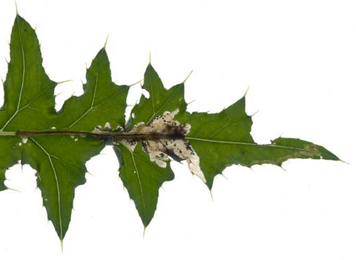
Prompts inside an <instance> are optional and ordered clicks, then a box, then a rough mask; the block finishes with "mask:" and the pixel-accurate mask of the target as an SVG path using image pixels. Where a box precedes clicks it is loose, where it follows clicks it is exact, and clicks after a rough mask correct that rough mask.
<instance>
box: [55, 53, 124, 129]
mask: <svg viewBox="0 0 356 260" xmlns="http://www.w3.org/2000/svg"><path fill="white" fill-rule="evenodd" d="M87 81H88V82H87V84H85V85H84V94H83V95H82V96H80V97H75V96H73V97H71V98H70V99H68V100H67V101H66V102H65V104H64V106H63V108H62V113H61V114H60V115H59V117H58V118H56V119H55V121H54V126H55V127H56V128H57V129H72V130H80V131H85V130H88V131H91V130H93V129H94V128H95V126H96V125H102V126H104V125H105V124H106V123H107V122H110V124H111V126H112V127H115V128H116V127H117V126H122V125H124V124H125V108H126V97H127V93H128V90H129V87H128V86H117V85H116V84H114V83H113V82H112V81H111V71H110V63H109V58H108V55H107V53H106V50H105V48H103V49H102V50H100V51H99V53H98V54H97V56H96V57H95V59H94V60H93V62H92V64H91V66H90V68H89V69H88V71H87Z"/></svg>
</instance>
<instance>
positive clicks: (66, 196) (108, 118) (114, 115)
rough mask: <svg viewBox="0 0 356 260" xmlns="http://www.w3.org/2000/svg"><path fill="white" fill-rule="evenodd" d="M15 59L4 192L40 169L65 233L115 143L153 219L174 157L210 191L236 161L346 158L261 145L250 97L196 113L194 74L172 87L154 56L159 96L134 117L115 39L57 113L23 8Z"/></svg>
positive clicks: (3, 143)
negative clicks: (80, 196)
mask: <svg viewBox="0 0 356 260" xmlns="http://www.w3.org/2000/svg"><path fill="white" fill-rule="evenodd" d="M10 57H11V59H10V62H9V64H8V74H7V76H6V81H5V82H4V90H5V103H4V106H3V108H1V110H0V147H1V149H0V191H1V190H5V189H6V188H7V187H6V185H5V181H6V174H5V173H6V170H7V169H8V168H9V167H11V166H13V165H14V164H16V163H18V162H21V164H29V165H30V166H31V167H32V168H34V169H35V170H36V171H37V174H36V176H37V185H38V187H39V188H40V190H41V194H42V198H43V204H44V206H45V208H46V210H47V214H48V219H49V220H50V221H51V222H52V223H53V225H54V228H55V230H56V232H57V234H58V237H59V238H60V240H63V239H64V237H65V235H66V232H67V230H68V227H69V223H70V219H71V213H72V208H73V200H74V196H75V188H76V187H77V186H78V185H81V184H84V183H85V173H86V172H87V170H86V167H85V163H86V162H87V161H88V160H89V159H90V158H91V157H93V156H95V155H97V154H99V153H100V151H101V150H102V149H103V148H104V147H105V145H113V146H114V151H115V153H116V155H117V157H118V160H119V162H120V169H119V171H120V178H121V180H122V181H123V184H124V186H125V187H126V189H127V190H128V193H129V196H130V198H131V199H132V200H133V201H134V203H135V206H136V208H137V210H138V213H139V215H140V217H141V220H142V222H143V225H144V226H145V227H147V226H148V225H149V223H150V222H151V220H152V218H153V216H154V213H155V210H156V208H157V202H158V196H159V189H160V187H161V186H162V185H163V183H164V182H166V181H171V180H173V179H174V174H173V171H172V169H171V167H170V162H171V161H172V160H175V161H179V162H180V161H186V162H187V164H188V167H189V169H190V170H191V172H192V173H193V174H195V175H197V176H198V177H199V178H201V179H202V180H203V181H204V182H205V183H206V184H207V186H208V187H209V188H210V189H211V188H212V186H213V180H214V178H215V176H217V175H218V174H220V173H222V171H223V170H224V169H225V168H226V167H228V166H230V165H233V164H239V165H242V166H247V167H251V166H252V165H255V164H265V163H269V164H275V165H278V166H281V164H282V163H283V162H284V161H286V160H288V159H291V158H302V159H306V158H311V159H325V160H339V159H338V157H337V156H335V155H334V154H333V153H331V152H330V151H328V150H326V149H325V148H323V147H322V146H319V145H316V144H313V143H311V142H307V141H303V140H299V139H293V138H277V139H275V140H273V141H272V142H271V143H270V144H257V143H255V142H254V140H253V138H252V136H251V134H250V132H251V126H252V118H251V116H249V115H247V114H246V111H245V97H243V98H242V99H240V100H239V101H237V102H236V103H234V104H232V105H231V106H230V107H228V108H226V109H224V110H223V111H221V112H220V113H216V114H209V113H196V112H194V113H188V112H187V111H186V108H187V103H186V102H185V99H184V82H183V83H180V84H177V85H175V86H173V87H172V88H170V89H166V88H164V86H163V83H162V81H161V79H160V78H159V76H158V74H157V72H156V71H155V70H154V69H153V67H152V65H151V64H149V65H148V67H147V69H146V71H145V75H144V84H143V86H142V88H143V90H144V91H147V92H148V94H149V97H148V98H146V97H145V96H142V97H141V99H140V102H139V103H138V104H137V105H135V106H134V108H133V109H132V113H131V116H130V120H128V122H125V114H124V112H125V108H126V98H127V94H128V91H129V86H126V85H122V86H119V85H116V84H114V83H113V82H112V79H111V71H110V62H109V58H108V55H107V53H106V50H105V47H104V48H103V49H101V50H100V51H99V53H98V54H97V55H96V57H95V58H94V59H93V61H92V64H91V66H90V68H89V69H88V70H87V73H86V78H87V82H86V83H85V84H84V94H83V95H81V96H79V97H76V96H73V97H71V98H70V99H68V100H67V101H66V102H65V103H64V105H63V108H62V109H61V111H60V112H59V113H57V112H56V111H55V109H54V105H55V98H54V88H55V86H56V83H55V82H54V81H52V80H50V79H49V77H48V76H47V74H46V72H45V70H44V68H43V66H42V57H41V52H40V47H39V42H38V39H37V36H36V33H35V31H34V30H33V29H32V28H31V26H30V25H29V24H28V23H27V22H26V21H25V20H24V19H23V18H21V17H20V16H18V15H17V16H16V19H15V23H14V26H13V29H12V33H11V42H10ZM99 125H102V126H104V127H100V126H99Z"/></svg>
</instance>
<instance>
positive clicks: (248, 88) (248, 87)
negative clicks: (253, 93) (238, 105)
mask: <svg viewBox="0 0 356 260" xmlns="http://www.w3.org/2000/svg"><path fill="white" fill-rule="evenodd" d="M249 90H250V86H247V89H246V91H245V94H244V96H243V97H246V95H247V93H248V91H249Z"/></svg>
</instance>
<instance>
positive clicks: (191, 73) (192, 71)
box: [183, 70, 194, 84]
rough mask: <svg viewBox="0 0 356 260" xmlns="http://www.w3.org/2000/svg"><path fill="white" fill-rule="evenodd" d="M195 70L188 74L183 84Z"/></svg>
mask: <svg viewBox="0 0 356 260" xmlns="http://www.w3.org/2000/svg"><path fill="white" fill-rule="evenodd" d="M193 71H194V70H191V71H190V72H189V74H188V76H187V77H186V78H185V80H184V81H183V84H185V82H186V81H187V80H188V78H189V77H190V75H192V73H193Z"/></svg>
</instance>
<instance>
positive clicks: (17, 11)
mask: <svg viewBox="0 0 356 260" xmlns="http://www.w3.org/2000/svg"><path fill="white" fill-rule="evenodd" d="M15 10H16V16H19V9H18V8H17V1H16V0H15Z"/></svg>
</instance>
